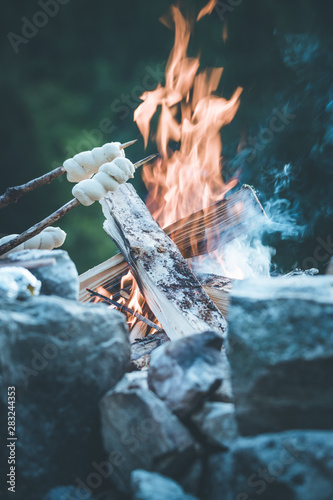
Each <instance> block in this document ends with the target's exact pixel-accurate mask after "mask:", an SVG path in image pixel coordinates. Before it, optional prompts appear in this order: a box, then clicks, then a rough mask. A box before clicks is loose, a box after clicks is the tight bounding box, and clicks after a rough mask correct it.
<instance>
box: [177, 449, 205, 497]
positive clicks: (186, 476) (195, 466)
mask: <svg viewBox="0 0 333 500" xmlns="http://www.w3.org/2000/svg"><path fill="white" fill-rule="evenodd" d="M203 456H204V454H203V453H202V456H200V457H198V458H196V459H195V460H194V461H193V462H192V463H191V464H190V465H189V467H188V468H187V470H185V471H184V472H183V473H182V475H181V476H180V477H178V479H177V482H178V484H180V486H181V487H182V488H183V490H184V491H186V493H188V494H190V495H193V496H194V497H195V496H200V495H199V493H200V491H201V488H202V480H203V477H204V474H205V470H204V460H203Z"/></svg>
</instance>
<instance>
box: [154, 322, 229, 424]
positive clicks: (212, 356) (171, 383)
mask: <svg viewBox="0 0 333 500" xmlns="http://www.w3.org/2000/svg"><path fill="white" fill-rule="evenodd" d="M222 342H223V341H222V338H221V336H219V335H218V334H217V333H215V332H204V333H200V334H195V335H190V336H188V337H185V338H182V339H179V340H175V341H173V342H170V343H167V344H164V345H162V346H161V347H158V348H157V349H156V350H155V351H153V352H152V354H151V359H150V368H149V373H148V383H149V387H150V389H151V390H152V391H154V392H155V393H156V394H157V395H158V397H159V398H160V399H162V400H163V401H165V403H166V404H167V406H168V407H169V408H170V409H171V410H172V411H173V412H174V413H176V414H177V415H178V416H180V417H182V418H185V417H187V416H188V415H189V414H190V413H191V412H193V411H196V410H197V409H198V408H199V407H200V406H201V405H202V404H203V402H204V401H205V399H208V398H209V397H210V396H211V395H212V394H213V393H214V392H215V391H216V390H217V389H218V388H219V387H220V385H221V382H222V380H223V378H224V377H227V376H228V375H229V374H227V373H226V364H225V363H224V362H223V359H222V356H223V355H221V347H222Z"/></svg>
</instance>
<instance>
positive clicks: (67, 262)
mask: <svg viewBox="0 0 333 500" xmlns="http://www.w3.org/2000/svg"><path fill="white" fill-rule="evenodd" d="M7 259H8V260H9V261H11V262H17V263H18V264H19V262H20V261H23V260H40V259H55V260H56V264H55V265H53V266H45V267H37V268H34V269H31V270H30V272H31V273H32V274H33V275H34V276H36V278H37V279H38V280H39V281H41V283H42V289H41V294H43V295H57V296H58V297H63V298H65V299H72V300H78V297H79V287H80V285H79V278H78V273H77V270H76V267H75V264H74V262H73V261H72V260H71V259H70V257H69V255H68V253H67V252H65V250H21V251H20V252H14V253H12V254H9V255H8V257H7Z"/></svg>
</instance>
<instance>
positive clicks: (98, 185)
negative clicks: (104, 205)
mask: <svg viewBox="0 0 333 500" xmlns="http://www.w3.org/2000/svg"><path fill="white" fill-rule="evenodd" d="M134 172H135V167H134V165H133V163H132V162H131V161H130V160H128V159H127V158H116V159H115V160H113V161H112V162H110V163H104V164H103V165H102V166H101V167H100V169H99V171H98V173H97V174H96V175H95V176H94V177H93V178H92V179H85V180H82V181H81V182H79V183H78V184H76V186H74V187H73V189H72V193H73V196H75V198H77V199H78V200H79V202H80V203H82V205H85V206H86V207H88V206H89V205H92V204H93V203H94V201H99V200H101V199H102V198H103V197H104V196H105V195H106V193H107V192H108V191H116V189H118V187H119V186H120V184H123V183H124V182H126V181H127V180H128V179H130V178H133V177H134V175H133V174H134Z"/></svg>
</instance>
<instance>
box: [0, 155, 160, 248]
mask: <svg viewBox="0 0 333 500" xmlns="http://www.w3.org/2000/svg"><path fill="white" fill-rule="evenodd" d="M156 156H158V154H153V155H149V156H147V158H144V159H143V160H140V161H138V162H136V163H134V167H135V169H137V168H139V167H140V166H141V165H143V164H144V163H147V162H148V161H151V160H153V159H154V158H156ZM78 205H80V202H79V200H77V199H76V198H73V199H72V200H71V201H69V202H68V203H66V205H63V206H62V207H60V208H59V209H58V210H56V211H55V212H53V214H51V215H49V216H48V217H46V218H45V219H43V220H42V221H40V222H37V224H35V225H34V226H32V227H30V228H29V229H27V230H26V231H24V232H23V233H21V234H19V235H18V236H16V237H15V238H13V239H12V240H9V241H7V243H4V244H3V245H0V256H1V255H3V254H5V253H7V252H9V251H10V250H13V248H16V247H17V246H19V245H21V243H24V242H25V241H28V240H30V239H31V238H32V237H33V236H36V235H37V234H39V233H41V232H42V231H43V229H45V228H47V227H48V226H51V225H52V224H54V223H55V222H56V221H57V220H59V219H61V218H62V217H64V215H66V214H67V213H68V212H69V211H70V210H73V208H75V207H77V206H78Z"/></svg>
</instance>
